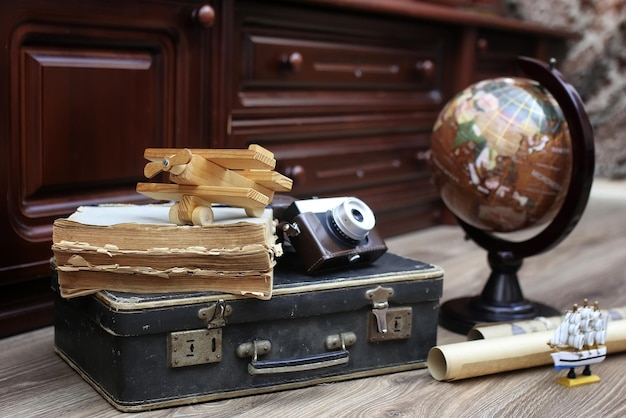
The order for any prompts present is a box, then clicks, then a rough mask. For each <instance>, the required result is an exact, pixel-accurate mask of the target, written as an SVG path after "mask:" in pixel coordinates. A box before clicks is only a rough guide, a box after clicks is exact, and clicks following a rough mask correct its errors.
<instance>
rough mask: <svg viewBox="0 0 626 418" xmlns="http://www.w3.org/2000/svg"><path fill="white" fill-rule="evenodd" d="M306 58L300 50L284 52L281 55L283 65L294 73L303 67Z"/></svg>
mask: <svg viewBox="0 0 626 418" xmlns="http://www.w3.org/2000/svg"><path fill="white" fill-rule="evenodd" d="M303 63H304V58H303V57H302V54H301V53H299V52H297V51H296V52H292V53H291V54H283V55H281V56H280V64H281V66H282V67H284V68H286V69H287V70H289V71H292V72H294V73H296V72H298V71H300V70H301V69H302V64H303Z"/></svg>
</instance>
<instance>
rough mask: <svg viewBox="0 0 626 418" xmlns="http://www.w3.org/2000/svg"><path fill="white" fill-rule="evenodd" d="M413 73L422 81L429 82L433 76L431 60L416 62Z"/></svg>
mask: <svg viewBox="0 0 626 418" xmlns="http://www.w3.org/2000/svg"><path fill="white" fill-rule="evenodd" d="M415 71H416V72H417V75H418V76H419V77H420V78H421V79H422V80H431V79H432V78H433V77H434V75H435V63H434V62H432V61H431V60H424V61H418V62H417V63H416V64H415Z"/></svg>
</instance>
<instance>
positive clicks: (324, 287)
mask: <svg viewBox="0 0 626 418" xmlns="http://www.w3.org/2000/svg"><path fill="white" fill-rule="evenodd" d="M291 264H293V261H292V260H289V258H288V257H287V259H286V260H283V261H281V263H280V264H279V266H278V267H277V268H276V271H275V285H274V289H275V290H274V295H273V297H272V299H271V300H269V301H262V300H257V299H250V298H240V297H237V296H233V295H226V294H215V293H188V294H150V295H138V294H126V293H113V292H107V291H101V292H98V293H97V294H95V295H91V296H85V297H79V298H74V299H69V300H66V299H62V298H61V297H60V296H57V300H56V324H55V350H56V351H57V353H58V354H59V355H60V356H61V357H62V358H63V359H64V360H65V361H67V363H68V364H69V365H70V366H71V367H73V368H74V369H75V370H76V371H77V372H78V373H79V374H80V375H81V376H82V377H83V378H84V379H85V380H86V381H87V382H89V383H90V384H91V385H92V386H93V387H94V388H95V389H96V390H97V391H98V392H100V393H101V394H102V395H103V396H104V397H105V398H106V399H107V400H108V401H109V402H110V403H111V404H113V405H114V406H115V407H116V408H118V409H120V410H124V411H134V410H146V409H152V408H160V407H167V406H173V405H178V404H187V403H194V402H202V401H208V400H215V399H222V398H229V397H235V396H244V395H250V394H256V393H263V392H270V391H277V390H284V389H291V388H298V387H303V386H308V385H313V384H317V383H323V382H332V381H337V380H343V379H350V378H357V377H364V376H371V375H377V374H383V373H392V372H398V371H404V370H409V369H414V368H420V367H423V366H424V362H425V360H426V356H427V353H428V350H429V349H430V348H431V347H432V346H434V345H435V343H436V333H437V315H438V308H439V298H440V297H441V292H442V281H443V271H442V270H441V269H440V268H438V267H436V266H433V265H430V264H425V263H421V262H418V261H414V260H410V259H407V258H403V257H399V256H397V255H394V254H389V253H388V254H385V255H384V256H382V257H381V258H380V259H379V260H377V261H376V263H374V264H373V265H371V266H368V267H362V268H353V269H351V270H343V271H337V272H331V273H328V274H326V275H324V276H323V277H315V276H308V275H304V274H302V273H300V271H301V270H299V269H297V268H293V266H292V265H291Z"/></svg>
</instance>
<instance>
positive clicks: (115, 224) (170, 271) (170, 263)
mask: <svg viewBox="0 0 626 418" xmlns="http://www.w3.org/2000/svg"><path fill="white" fill-rule="evenodd" d="M169 209H170V206H169V205H102V206H84V207H80V208H78V210H77V211H76V212H75V213H74V214H72V215H71V216H70V217H69V218H67V219H57V220H56V221H55V222H54V224H53V230H52V242H53V244H52V251H53V254H54V260H55V263H56V268H57V272H58V280H59V288H60V292H61V295H62V296H63V297H66V298H71V297H75V296H82V295H86V294H90V293H94V292H96V291H98V290H103V289H106V290H112V291H121V292H133V293H157V292H187V291H221V292H226V293H233V294H241V295H247V296H253V297H257V298H260V299H269V298H270V297H271V292H272V282H273V268H274V265H275V258H276V257H278V256H280V255H281V253H282V249H281V246H280V244H278V243H276V234H275V224H274V220H273V216H272V211H271V210H269V209H268V210H266V211H265V213H264V214H263V216H262V217H259V218H253V217H248V216H247V215H246V214H245V212H244V210H243V209H240V208H231V207H219V206H216V207H213V212H214V216H215V218H214V221H213V223H212V224H210V225H205V226H178V225H174V224H172V223H170V221H169V215H168V213H169Z"/></svg>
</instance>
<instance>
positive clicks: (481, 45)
mask: <svg viewBox="0 0 626 418" xmlns="http://www.w3.org/2000/svg"><path fill="white" fill-rule="evenodd" d="M476 47H477V48H478V50H479V51H480V52H487V49H489V41H488V40H487V39H485V38H480V39H478V41H476Z"/></svg>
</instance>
